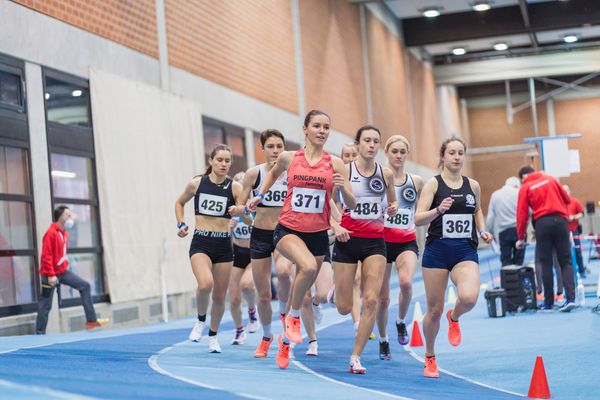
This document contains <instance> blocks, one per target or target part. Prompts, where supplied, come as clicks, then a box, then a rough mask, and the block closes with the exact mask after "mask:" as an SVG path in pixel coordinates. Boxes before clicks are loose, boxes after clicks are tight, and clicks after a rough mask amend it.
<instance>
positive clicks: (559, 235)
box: [535, 215, 575, 306]
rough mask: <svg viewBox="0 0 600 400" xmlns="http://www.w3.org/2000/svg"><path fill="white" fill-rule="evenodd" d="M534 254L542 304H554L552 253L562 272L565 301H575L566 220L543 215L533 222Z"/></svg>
mask: <svg viewBox="0 0 600 400" xmlns="http://www.w3.org/2000/svg"><path fill="white" fill-rule="evenodd" d="M535 239H536V245H535V252H536V254H539V260H540V264H541V266H542V281H543V283H544V304H545V305H547V306H551V305H553V304H554V279H553V274H552V252H553V251H556V258H557V260H558V264H559V265H560V268H561V270H562V277H563V284H564V286H565V292H566V296H567V301H575V281H574V277H573V264H572V263H571V243H570V241H569V229H568V228H567V220H566V219H565V218H563V217H561V216H560V215H544V216H543V217H541V218H539V219H538V220H536V221H535Z"/></svg>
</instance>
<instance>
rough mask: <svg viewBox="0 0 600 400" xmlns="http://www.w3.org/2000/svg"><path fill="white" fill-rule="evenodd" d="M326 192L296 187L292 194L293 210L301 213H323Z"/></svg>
mask: <svg viewBox="0 0 600 400" xmlns="http://www.w3.org/2000/svg"><path fill="white" fill-rule="evenodd" d="M324 205H325V190H322V189H309V188H299V187H295V188H294V190H293V192H292V210H294V211H295V212H299V213H310V214H316V213H322V212H323V206H324Z"/></svg>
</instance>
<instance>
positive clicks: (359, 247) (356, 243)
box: [332, 236, 386, 264]
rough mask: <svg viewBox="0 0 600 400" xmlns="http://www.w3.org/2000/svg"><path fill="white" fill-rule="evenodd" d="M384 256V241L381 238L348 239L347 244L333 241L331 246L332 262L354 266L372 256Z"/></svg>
mask: <svg viewBox="0 0 600 400" xmlns="http://www.w3.org/2000/svg"><path fill="white" fill-rule="evenodd" d="M378 254H379V255H382V256H384V257H385V256H386V254H385V241H384V240H383V238H360V237H353V236H351V237H350V240H348V241H347V242H340V241H339V240H336V241H335V244H334V245H333V257H332V259H333V262H340V263H345V264H356V263H358V262H359V261H364V260H365V259H366V258H367V257H370V256H373V255H378Z"/></svg>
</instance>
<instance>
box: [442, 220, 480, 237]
mask: <svg viewBox="0 0 600 400" xmlns="http://www.w3.org/2000/svg"><path fill="white" fill-rule="evenodd" d="M442 231H443V232H442V237H444V238H446V239H464V238H470V237H471V232H472V231H473V215H472V214H444V216H443V217H442Z"/></svg>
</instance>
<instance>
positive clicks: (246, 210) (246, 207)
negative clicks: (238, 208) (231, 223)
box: [244, 206, 250, 215]
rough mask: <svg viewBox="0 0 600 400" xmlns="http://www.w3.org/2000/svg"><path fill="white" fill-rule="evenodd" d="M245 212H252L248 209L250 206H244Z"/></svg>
mask: <svg viewBox="0 0 600 400" xmlns="http://www.w3.org/2000/svg"><path fill="white" fill-rule="evenodd" d="M244 214H246V215H248V214H250V210H248V206H244Z"/></svg>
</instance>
